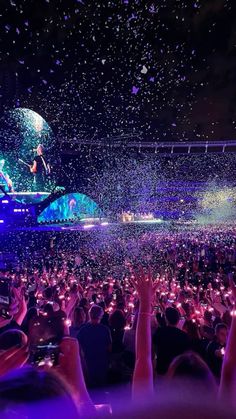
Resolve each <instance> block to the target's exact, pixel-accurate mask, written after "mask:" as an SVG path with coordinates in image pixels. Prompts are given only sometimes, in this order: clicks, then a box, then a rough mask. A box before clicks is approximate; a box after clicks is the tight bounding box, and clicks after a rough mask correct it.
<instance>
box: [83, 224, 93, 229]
mask: <svg viewBox="0 0 236 419" xmlns="http://www.w3.org/2000/svg"><path fill="white" fill-rule="evenodd" d="M93 227H95V225H94V224H86V225H85V226H84V229H89V228H93Z"/></svg>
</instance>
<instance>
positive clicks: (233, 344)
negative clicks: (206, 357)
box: [219, 278, 236, 405]
mask: <svg viewBox="0 0 236 419" xmlns="http://www.w3.org/2000/svg"><path fill="white" fill-rule="evenodd" d="M230 286H231V289H232V298H233V300H234V303H235V302H236V286H235V284H234V282H233V279H232V278H230ZM219 397H220V398H224V399H225V398H226V399H228V401H229V402H231V403H232V404H234V405H236V307H235V306H234V308H233V311H232V322H231V327H230V331H229V336H228V341H227V345H226V349H225V355H224V361H223V367H222V373H221V381H220V388H219Z"/></svg>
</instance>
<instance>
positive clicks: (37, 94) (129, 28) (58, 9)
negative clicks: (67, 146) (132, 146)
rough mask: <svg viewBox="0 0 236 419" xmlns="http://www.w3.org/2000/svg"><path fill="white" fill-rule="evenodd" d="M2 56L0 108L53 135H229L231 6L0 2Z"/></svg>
mask: <svg viewBox="0 0 236 419" xmlns="http://www.w3.org/2000/svg"><path fill="white" fill-rule="evenodd" d="M0 51H1V55H0V111H1V112H2V113H3V112H4V111H5V109H6V108H12V107H15V106H21V107H28V108H30V109H32V110H34V111H36V112H38V113H39V114H40V115H42V116H43V117H44V118H45V119H46V121H47V122H48V123H49V124H50V125H51V126H52V128H53V130H54V132H55V134H56V135H57V136H58V138H65V139H69V140H71V141H72V139H73V138H80V139H92V140H96V139H100V138H105V139H106V138H107V137H113V136H116V135H123V134H127V135H130V136H138V137H139V138H140V139H141V140H142V141H145V140H147V141H148V140H149V141H150V140H154V139H155V140H160V141H165V140H168V141H170V140H171V141H175V140H188V139H190V140H206V139H209V140H211V139H212V140H213V139H223V138H227V139H229V138H231V139H232V138H234V137H235V129H236V115H235V105H236V2H235V1H234V0H232V1H230V0H195V1H194V0H185V1H184V0H158V1H147V0H116V1H107V0H102V1H96V0H10V1H9V0H1V3H0ZM0 141H1V139H0Z"/></svg>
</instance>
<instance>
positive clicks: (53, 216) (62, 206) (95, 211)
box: [38, 193, 102, 222]
mask: <svg viewBox="0 0 236 419" xmlns="http://www.w3.org/2000/svg"><path fill="white" fill-rule="evenodd" d="M101 216H102V211H101V209H100V208H99V206H98V205H97V204H96V202H95V201H93V200H92V199H91V198H89V197H88V196H87V195H84V194H80V193H69V194H66V195H63V196H61V197H60V198H58V199H56V200H55V201H54V202H52V203H51V204H50V205H49V206H48V207H47V208H46V209H44V210H43V212H42V213H41V214H40V215H39V217H38V222H52V221H56V220H57V221H62V220H68V219H70V220H78V219H84V218H90V217H92V218H97V217H101Z"/></svg>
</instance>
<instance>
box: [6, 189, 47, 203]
mask: <svg viewBox="0 0 236 419" xmlns="http://www.w3.org/2000/svg"><path fill="white" fill-rule="evenodd" d="M49 195H50V192H32V191H30V192H10V193H7V195H5V194H4V193H3V192H1V191H0V200H1V199H2V198H4V197H5V198H6V199H7V197H9V198H10V200H12V201H16V202H20V203H22V204H38V203H40V202H42V201H44V199H46V198H48V196H49Z"/></svg>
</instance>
